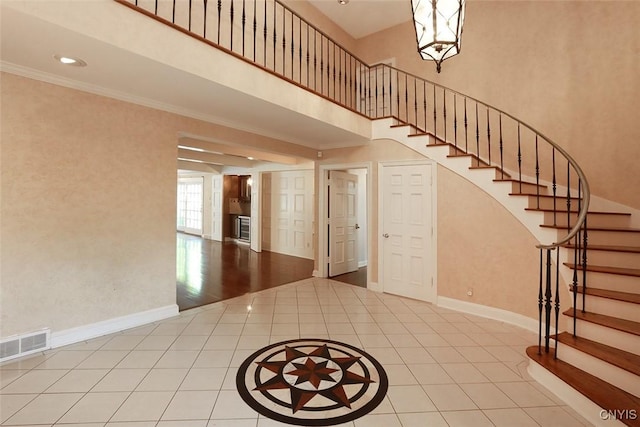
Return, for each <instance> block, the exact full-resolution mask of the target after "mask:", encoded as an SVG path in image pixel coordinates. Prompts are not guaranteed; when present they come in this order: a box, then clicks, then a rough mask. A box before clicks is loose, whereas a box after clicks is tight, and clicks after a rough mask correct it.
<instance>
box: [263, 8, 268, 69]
mask: <svg viewBox="0 0 640 427" xmlns="http://www.w3.org/2000/svg"><path fill="white" fill-rule="evenodd" d="M268 33H269V29H268V24H267V1H266V0H265V2H264V26H263V35H264V41H263V46H262V50H263V51H264V52H263V58H262V59H263V63H262V65H264V66H265V67H266V66H267V34H268Z"/></svg>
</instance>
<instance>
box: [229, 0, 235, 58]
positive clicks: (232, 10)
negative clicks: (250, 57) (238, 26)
mask: <svg viewBox="0 0 640 427" xmlns="http://www.w3.org/2000/svg"><path fill="white" fill-rule="evenodd" d="M229 16H230V17H231V31H230V37H231V45H230V46H231V47H230V48H229V49H230V50H231V51H232V52H233V16H234V9H233V0H231V6H230V7H229Z"/></svg>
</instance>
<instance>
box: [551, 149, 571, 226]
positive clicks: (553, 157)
mask: <svg viewBox="0 0 640 427" xmlns="http://www.w3.org/2000/svg"><path fill="white" fill-rule="evenodd" d="M551 167H552V178H551V189H552V194H553V225H557V224H558V222H557V220H556V212H557V211H558V210H557V208H556V191H557V190H556V187H557V184H556V149H555V148H553V149H552V150H551ZM567 227H569V230H571V222H569V223H568V224H567Z"/></svg>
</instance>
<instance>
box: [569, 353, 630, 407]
mask: <svg viewBox="0 0 640 427" xmlns="http://www.w3.org/2000/svg"><path fill="white" fill-rule="evenodd" d="M558 358H559V359H561V360H563V361H565V362H567V363H570V364H572V365H573V366H575V367H576V368H579V369H582V370H583V371H586V372H588V373H590V374H591V375H595V376H597V377H598V378H600V379H602V380H604V381H606V382H608V383H609V384H613V385H614V386H616V387H618V388H621V389H622V390H624V391H626V392H627V393H631V394H634V395H636V396H640V377H638V376H637V375H635V374H632V373H631V372H628V371H626V370H624V369H621V368H618V367H617V366H614V365H611V364H610V363H607V362H605V361H604V360H601V359H598V358H597V357H593V356H591V355H590V354H587V353H583V352H581V351H580V350H576V349H575V348H573V347H570V346H568V345H564V344H562V343H558Z"/></svg>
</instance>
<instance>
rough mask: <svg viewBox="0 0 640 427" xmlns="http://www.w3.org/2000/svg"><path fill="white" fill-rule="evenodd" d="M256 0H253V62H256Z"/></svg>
mask: <svg viewBox="0 0 640 427" xmlns="http://www.w3.org/2000/svg"><path fill="white" fill-rule="evenodd" d="M256 7H257V4H256V0H253V62H256V34H257V33H258V18H257V16H258V12H257V9H256Z"/></svg>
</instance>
